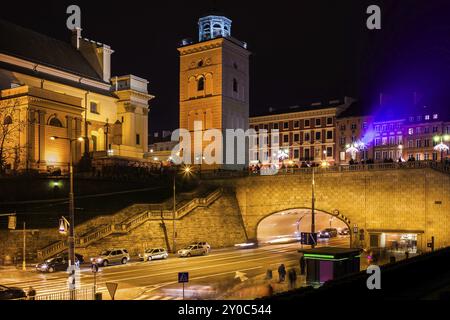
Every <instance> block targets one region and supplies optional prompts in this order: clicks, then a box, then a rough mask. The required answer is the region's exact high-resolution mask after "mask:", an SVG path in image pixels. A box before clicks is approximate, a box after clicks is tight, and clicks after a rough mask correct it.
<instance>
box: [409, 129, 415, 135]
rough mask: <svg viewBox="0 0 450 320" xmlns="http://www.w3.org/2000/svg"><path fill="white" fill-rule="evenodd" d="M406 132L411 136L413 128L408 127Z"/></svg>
mask: <svg viewBox="0 0 450 320" xmlns="http://www.w3.org/2000/svg"><path fill="white" fill-rule="evenodd" d="M408 134H409V135H410V136H412V135H413V134H414V128H409V129H408Z"/></svg>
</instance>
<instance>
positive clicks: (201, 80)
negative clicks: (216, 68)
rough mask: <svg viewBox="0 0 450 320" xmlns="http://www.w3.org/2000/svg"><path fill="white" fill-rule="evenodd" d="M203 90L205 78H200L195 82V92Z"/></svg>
mask: <svg viewBox="0 0 450 320" xmlns="http://www.w3.org/2000/svg"><path fill="white" fill-rule="evenodd" d="M203 90H205V78H203V77H200V78H199V79H198V82H197V91H203Z"/></svg>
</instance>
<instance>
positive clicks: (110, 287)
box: [105, 282, 119, 300]
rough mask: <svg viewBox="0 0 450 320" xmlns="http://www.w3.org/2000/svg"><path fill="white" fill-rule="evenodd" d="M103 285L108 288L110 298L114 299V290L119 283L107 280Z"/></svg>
mask: <svg viewBox="0 0 450 320" xmlns="http://www.w3.org/2000/svg"><path fill="white" fill-rule="evenodd" d="M105 285H106V288H107V289H108V292H109V295H110V296H111V300H114V296H115V295H116V290H117V287H118V286H119V284H118V283H114V282H107V283H105Z"/></svg>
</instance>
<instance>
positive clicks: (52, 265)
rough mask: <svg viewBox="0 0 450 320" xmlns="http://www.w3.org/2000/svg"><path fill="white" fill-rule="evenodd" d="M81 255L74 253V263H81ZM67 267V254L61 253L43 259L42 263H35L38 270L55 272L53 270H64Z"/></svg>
mask: <svg viewBox="0 0 450 320" xmlns="http://www.w3.org/2000/svg"><path fill="white" fill-rule="evenodd" d="M83 261H84V259H83V256H82V255H80V254H75V263H76V264H80V263H83ZM68 267H69V259H68V255H67V254H61V255H58V256H56V257H53V258H50V259H47V260H45V261H44V262H42V263H39V264H37V265H36V270H37V271H40V272H49V273H52V272H55V271H66V270H67V268H68Z"/></svg>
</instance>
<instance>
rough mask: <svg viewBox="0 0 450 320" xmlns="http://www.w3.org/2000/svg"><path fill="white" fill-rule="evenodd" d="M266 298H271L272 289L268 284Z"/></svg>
mask: <svg viewBox="0 0 450 320" xmlns="http://www.w3.org/2000/svg"><path fill="white" fill-rule="evenodd" d="M267 296H269V297H271V296H273V287H272V286H271V285H270V284H268V285H267Z"/></svg>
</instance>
